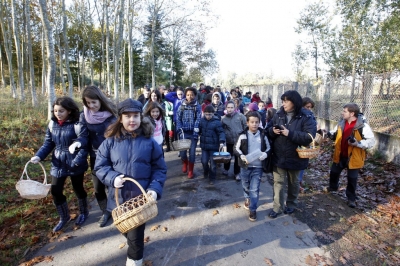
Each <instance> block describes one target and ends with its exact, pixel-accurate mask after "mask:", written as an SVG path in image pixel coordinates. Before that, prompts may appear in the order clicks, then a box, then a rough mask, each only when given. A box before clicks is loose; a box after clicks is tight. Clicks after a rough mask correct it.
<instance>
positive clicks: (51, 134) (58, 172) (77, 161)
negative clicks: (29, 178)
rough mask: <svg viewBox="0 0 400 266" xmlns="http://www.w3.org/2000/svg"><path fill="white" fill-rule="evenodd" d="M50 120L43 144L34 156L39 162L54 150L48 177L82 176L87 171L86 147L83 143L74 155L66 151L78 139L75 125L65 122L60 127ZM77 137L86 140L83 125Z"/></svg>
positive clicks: (55, 121)
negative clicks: (37, 157) (38, 158)
mask: <svg viewBox="0 0 400 266" xmlns="http://www.w3.org/2000/svg"><path fill="white" fill-rule="evenodd" d="M52 120H53V122H52V123H51V125H52V128H51V130H50V128H49V127H47V131H46V136H45V139H44V143H43V145H42V147H40V149H39V150H38V152H37V153H36V154H35V155H36V156H39V157H40V160H44V159H45V158H46V157H47V155H49V154H50V152H51V151H53V150H54V151H53V154H52V157H51V170H50V175H52V176H54V177H57V178H58V177H66V176H74V175H79V174H83V173H84V172H85V171H86V170H87V169H88V162H87V154H88V152H87V146H85V145H84V143H83V144H82V146H81V148H80V150H78V151H75V153H74V154H71V153H70V152H69V150H68V147H69V146H70V145H71V144H72V143H73V142H74V141H75V140H76V138H77V137H78V136H77V135H76V133H75V127H74V124H75V123H74V122H72V121H69V120H67V121H65V122H64V124H63V125H62V126H60V125H59V124H58V122H57V119H56V118H52ZM77 123H78V122H77ZM79 137H80V138H86V139H87V137H88V131H87V128H86V126H85V125H80V133H79Z"/></svg>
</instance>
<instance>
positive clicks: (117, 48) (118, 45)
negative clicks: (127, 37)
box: [114, 0, 125, 102]
mask: <svg viewBox="0 0 400 266" xmlns="http://www.w3.org/2000/svg"><path fill="white" fill-rule="evenodd" d="M124 6H125V1H124V0H120V3H119V11H118V13H119V18H118V33H117V34H116V36H115V38H114V39H115V53H114V58H115V60H114V93H115V95H114V99H115V100H116V101H117V102H118V101H119V95H118V85H119V76H118V69H119V66H118V63H119V60H120V59H121V58H120V50H121V41H122V37H123V36H122V34H123V25H124V24H123V19H124V10H125V8H124Z"/></svg>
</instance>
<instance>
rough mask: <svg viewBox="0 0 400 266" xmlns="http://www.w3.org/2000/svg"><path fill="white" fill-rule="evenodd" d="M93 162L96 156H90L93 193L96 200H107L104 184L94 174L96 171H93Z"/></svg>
mask: <svg viewBox="0 0 400 266" xmlns="http://www.w3.org/2000/svg"><path fill="white" fill-rule="evenodd" d="M95 162H96V157H92V156H90V169H92V181H93V187H94V195H95V196H96V200H97V202H100V201H102V200H107V194H106V186H105V185H104V184H103V183H101V182H100V180H99V179H98V178H97V176H96V172H94V171H93V168H94V163H95Z"/></svg>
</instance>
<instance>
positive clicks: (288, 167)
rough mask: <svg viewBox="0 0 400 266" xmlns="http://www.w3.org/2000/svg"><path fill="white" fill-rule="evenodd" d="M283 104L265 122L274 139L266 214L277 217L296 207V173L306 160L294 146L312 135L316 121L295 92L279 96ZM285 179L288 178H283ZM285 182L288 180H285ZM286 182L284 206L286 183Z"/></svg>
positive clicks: (305, 166)
mask: <svg viewBox="0 0 400 266" xmlns="http://www.w3.org/2000/svg"><path fill="white" fill-rule="evenodd" d="M281 100H282V107H281V108H280V110H279V111H278V112H277V113H276V114H275V115H274V117H273V118H272V120H271V121H269V123H268V125H267V129H266V130H267V132H268V134H269V137H270V138H271V139H272V141H273V156H272V159H273V163H274V169H273V174H274V204H273V210H272V211H271V212H270V213H269V215H268V216H269V217H271V218H276V217H277V216H278V215H279V214H281V213H282V211H283V212H284V213H286V214H291V213H293V212H294V211H295V208H296V206H297V197H298V194H299V179H298V178H299V173H300V170H303V169H305V168H307V165H308V159H302V158H300V157H299V156H298V154H297V152H296V148H297V147H298V146H307V145H309V144H310V142H311V141H312V139H311V137H310V135H309V134H311V135H312V136H313V137H315V134H316V124H315V119H314V118H313V114H312V113H311V112H310V111H309V110H307V109H305V108H302V107H303V100H302V98H301V96H300V94H299V93H298V92H297V91H294V90H290V91H286V92H285V93H284V94H283V95H282V96H281ZM286 179H287V180H286ZM286 181H287V182H286ZM286 183H287V184H288V191H287V198H286V207H285V204H284V203H285V184H286Z"/></svg>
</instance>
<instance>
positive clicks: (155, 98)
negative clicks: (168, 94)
mask: <svg viewBox="0 0 400 266" xmlns="http://www.w3.org/2000/svg"><path fill="white" fill-rule="evenodd" d="M149 102H157V103H159V104H160V105H161V107H162V108H163V109H164V110H165V104H164V102H163V97H162V95H161V92H160V91H159V90H153V91H152V92H151V93H150V99H149V100H148V101H147V102H146V103H145V104H144V105H143V110H146V108H147V105H148V104H149Z"/></svg>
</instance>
